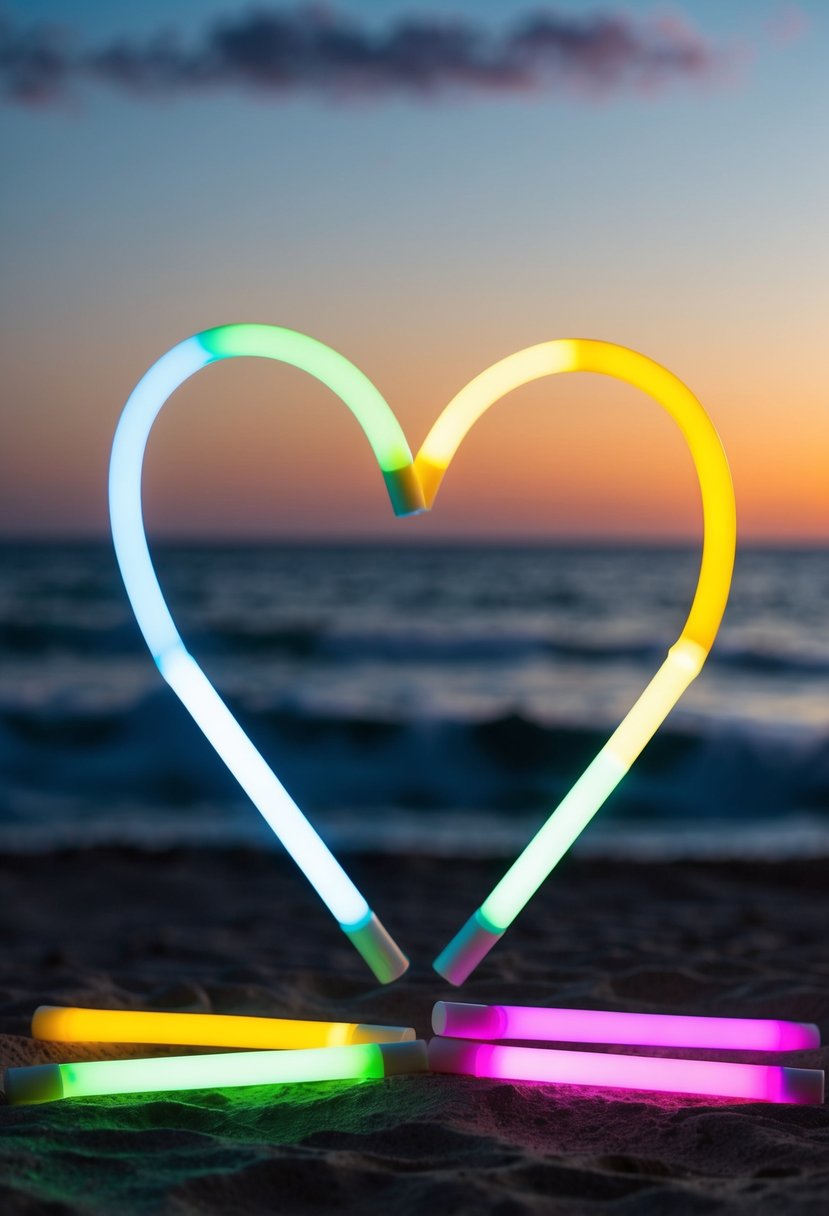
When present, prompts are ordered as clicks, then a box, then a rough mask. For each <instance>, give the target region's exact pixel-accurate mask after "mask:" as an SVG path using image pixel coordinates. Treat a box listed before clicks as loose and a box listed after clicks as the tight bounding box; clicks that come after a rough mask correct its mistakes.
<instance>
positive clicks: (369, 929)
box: [342, 912, 409, 984]
mask: <svg viewBox="0 0 829 1216" xmlns="http://www.w3.org/2000/svg"><path fill="white" fill-rule="evenodd" d="M342 930H343V933H345V935H346V937H347V938H348V939H349V941H350V942H351V943H352V944H353V945H354V946H356V948H357V950H359V952H360V954H362V956H363V958H364V959H365V960H366V962H367V963H368V965H369V967H370V968H371V970H372V971H373V972H374V974H375V976H376V977H377V979H378V980H379V981H380V983H381V984H390V983H391V982H392V980H396V979H399V978H400V976H401V975H403V973H404V971H406V970H407V969H408V966H409V960H408V959H407V958H406V955H405V954H404V953H403V951H402V950H401V949H400V947H399V946H398V945H397V942H395V941H394V939H393V938H392V937H391V936H390V935H389V933H388V932H387V931H386V929H384V928H383V926H382V925H381V924H380V921H379V920H378V919H377V917H376V916H375V915H374V913H373V912H372V913H371V915H370V916H369V918H368V920H366V921H364V922H363V923H362V924H360V925H352V926H346V925H343V926H342Z"/></svg>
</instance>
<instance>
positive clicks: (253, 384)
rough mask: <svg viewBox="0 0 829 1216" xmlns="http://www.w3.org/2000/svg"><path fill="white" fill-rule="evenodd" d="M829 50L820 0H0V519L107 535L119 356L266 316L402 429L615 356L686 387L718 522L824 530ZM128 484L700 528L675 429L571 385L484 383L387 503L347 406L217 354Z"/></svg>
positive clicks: (154, 496)
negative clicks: (723, 486) (725, 485)
mask: <svg viewBox="0 0 829 1216" xmlns="http://www.w3.org/2000/svg"><path fill="white" fill-rule="evenodd" d="M254 13H258V14H259V18H257V19H256V20H259V21H260V24H259V25H256V24H254V20H255V19H254V17H253V16H252V14H254ZM263 14H264V15H265V16H266V17H267V18H268V21H267V22H265V23H264V24H262V15H263ZM450 17H451V18H453V19H455V22H456V24H455V25H454V27H453V30H452V31H448V30H447V27H446V25H445V22H446V21H447V20H448V19H449V18H450ZM272 19H273V20H272ZM412 21H418V22H420V23H421V25H420V26H419V27H418V28H417V29H415V30H414V31H413V30H412V28H411V25H410V23H411V22H412ZM426 22H431V24H423V23H426ZM436 23H437V24H436ZM55 27H58V28H57V29H56V28H55ZM286 47H287V50H286V49H285V48H286ZM292 48H293V49H292ZM297 48H298V49H297ZM827 62H829V5H826V4H823V3H819V2H817V0H815V2H814V3H804V4H801V5H799V6H797V7H795V6H792V5H780V4H778V3H766V2H765V0H740V2H735V3H731V4H727V5H723V4H720V3H717V2H716V0H706V2H700V3H686V4H685V5H682V6H673V7H670V8H667V9H665V8H661V9H660V8H654V6H653V5H651V4H642V3H638V2H637V0H632V2H630V0H629V2H628V3H626V4H625V5H624V6H619V7H617V6H616V4H615V0H608V3H607V4H605V5H603V6H602V7H601V8H599V7H593V6H592V5H590V4H583V3H572V2H571V3H560V4H558V5H556V6H554V7H552V6H548V5H543V4H538V3H535V4H534V3H532V2H530V3H526V2H523V0H522V2H521V3H490V2H488V0H454V2H453V3H452V4H443V3H440V4H438V3H435V4H433V5H427V4H424V3H420V2H418V3H416V2H415V0H408V2H407V3H402V2H400V0H372V2H371V3H362V4H356V3H351V4H335V5H332V6H330V7H327V8H325V9H320V8H318V7H317V8H299V9H298V8H295V7H292V6H285V5H277V4H265V3H264V2H263V3H261V4H260V5H258V6H257V7H256V8H249V7H248V6H246V5H238V4H233V3H232V0H174V2H173V3H171V2H170V0H145V2H144V3H142V4H141V5H133V6H126V5H112V4H106V3H104V2H103V0H79V2H77V3H72V4H66V3H65V2H60V0H48V2H47V0H26V3H23V2H22V0H17V2H16V3H8V2H6V3H3V4H0V149H2V165H3V173H2V186H0V209H2V233H3V237H2V248H0V259H2V260H0V302H1V304H0V306H1V307H2V326H0V343H2V349H1V350H0V366H2V377H1V378H0V385H2V398H0V400H2V410H3V435H2V439H1V440H0V532H2V534H4V535H7V536H14V535H37V536H52V535H90V536H104V535H106V532H107V527H108V523H107V514H106V497H105V487H106V465H107V459H108V454H109V446H110V443H111V438H112V432H113V430H114V427H115V424H116V421H117V418H118V414H119V412H120V409H121V407H122V405H123V403H124V400H125V399H126V397H127V395H128V394H129V392H130V390H131V389H132V387H133V386H134V384H135V382H136V381H137V379H138V378H139V377H140V376H141V375H142V373H143V372H144V371H145V370H146V369H147V367H148V366H149V365H150V364H151V363H152V362H153V361H154V360H155V359H156V358H158V357H159V356H160V355H161V354H162V353H163V352H164V351H165V350H166V349H167V348H168V347H170V346H171V345H173V344H174V343H175V342H177V341H179V340H180V339H182V338H184V337H187V336H188V335H189V334H192V333H195V332H196V331H198V330H201V329H204V328H206V327H208V326H213V325H218V324H222V323H226V322H229V321H240V320H255V321H267V322H273V323H275V324H279V325H284V326H289V327H291V328H296V329H299V330H302V331H304V332H307V333H310V334H312V335H314V336H315V337H317V338H320V339H321V340H323V341H325V342H327V343H329V344H330V345H332V346H334V347H335V348H336V349H338V350H339V351H341V352H342V353H343V354H345V355H347V356H348V357H349V358H350V359H352V360H353V361H354V362H355V363H356V364H357V365H358V366H359V367H360V368H361V369H362V370H363V371H364V372H365V373H366V374H367V375H368V376H370V377H371V378H372V379H373V380H374V382H375V383H376V384H377V386H378V388H379V389H380V391H381V392H382V393H383V394H384V395H385V397H386V398H387V400H388V401H389V402H390V403H391V405H392V406H393V408H394V409H395V410H396V412H397V414H398V416H399V418H400V420H401V422H402V424H403V426H404V428H405V430H406V432H407V434H408V437H409V441H410V443H411V445H412V447H413V448H415V449H416V448H417V446H418V445H419V443H420V442H421V440H422V439H423V437H424V436H425V434H426V432H427V430H428V429H429V426H430V425H431V422H432V421H433V420H434V418H435V417H436V415H437V414H438V412H439V411H440V409H441V408H442V406H443V405H444V404H445V403H446V401H447V400H448V399H449V398H450V397H451V396H453V395H454V393H455V392H456V391H457V390H458V389H459V388H460V387H461V386H462V385H463V384H464V383H465V382H466V381H467V380H468V379H469V378H470V377H471V376H473V375H475V374H476V373H477V372H478V371H481V370H482V369H483V368H484V367H486V366H487V365H488V364H489V363H491V362H493V361H495V360H496V359H499V358H501V357H502V356H504V355H506V354H509V353H511V352H512V351H514V350H517V349H519V348H520V347H523V346H527V345H530V344H533V343H536V342H540V341H543V340H545V339H548V338H555V337H567V336H583V337H597V338H604V339H608V340H611V341H615V342H619V343H622V344H624V345H628V346H632V347H634V348H636V349H638V350H640V351H642V352H643V353H645V354H648V355H650V356H651V357H652V358H654V359H656V360H658V361H659V362H661V363H664V364H665V365H666V366H667V367H669V368H670V369H671V370H672V371H674V372H675V373H676V374H677V375H679V376H680V377H681V378H682V379H683V380H685V382H686V383H687V384H688V385H689V386H690V387H691V388H692V389H693V390H694V392H695V393H696V394H697V396H698V397H699V398H700V400H701V401H702V402H703V404H704V405H705V406H706V407H707V408H708V410H709V411H710V413H711V415H712V417H713V419H714V421H715V424H716V425H717V427H718V429H719V430H720V433H721V435H722V437H723V440H724V442H725V445H726V448H727V451H728V455H729V458H730V460H731V464H732V469H733V472H734V479H735V486H736V490H737V496H738V509H739V518H740V529H741V534H742V536H743V538H744V539H746V540H756V541H760V540H780V541H786V540H792V541H815V542H826V541H827V540H829V357H828V356H827V349H828V348H829V339H828V338H827V318H829V307H827V306H828V305H829V287H828V286H827V284H829V234H828V232H827V218H826V217H827V215H829V155H828V154H827V137H826V131H827V124H829V84H827V80H829V77H827ZM145 502H146V515H147V521H148V525H149V526H150V528H151V530H152V531H153V533H154V534H156V535H163V534H168V535H188V536H189V535H197V536H204V537H211V536H237V535H238V536H252V537H268V536H285V535H291V536H308V535H314V536H332V537H334V536H354V537H369V536H398V535H401V534H403V535H404V536H405V537H414V536H417V537H423V538H426V537H429V538H433V539H442V538H448V537H456V536H475V537H479V538H481V539H485V538H487V537H490V536H492V537H495V536H517V537H537V538H543V537H550V538H558V537H575V536H595V537H618V538H620V539H625V538H630V539H636V538H642V537H647V538H663V537H664V538H674V537H680V538H693V537H695V536H696V535H697V534H698V530H699V503H698V495H697V492H696V489H695V485H694V476H693V469H692V466H691V464H690V458H689V457H688V455H687V453H686V451H685V448H684V445H683V442H682V440H681V438H680V436H679V433H678V431H676V429H675V427H674V425H673V424H672V423H671V422H670V421H669V420H668V419H667V418H666V417H665V416H663V415H662V413H661V411H660V410H659V409H658V407H657V406H655V405H654V404H653V403H652V402H651V401H650V400H648V399H646V398H644V397H640V396H638V395H637V394H636V393H634V392H633V391H632V390H628V389H625V388H623V387H622V386H620V385H615V384H613V383H610V382H604V381H601V380H600V379H598V378H595V377H592V376H591V377H587V376H568V377H556V378H555V379H553V380H550V381H548V382H545V383H543V384H541V385H539V386H535V387H533V388H532V389H523V390H520V391H519V392H517V393H515V394H514V395H513V396H512V397H511V398H509V399H507V400H505V401H504V402H502V403H500V404H499V405H497V406H496V407H494V408H493V409H492V410H491V411H490V413H489V414H487V416H486V417H485V418H484V420H483V421H482V422H481V423H480V424H479V426H478V428H477V429H476V430H474V431H473V432H472V433H471V434H470V436H469V438H468V440H467V441H466V443H465V444H464V446H463V448H462V449H461V451H460V453H459V455H458V457H457V460H456V465H455V466H453V468H452V469H451V470H450V472H449V473H448V474H447V478H446V482H445V485H444V487H443V489H442V491H441V494H440V497H439V499H438V504H437V508H436V512H435V514H434V515H433V516H432V517H430V518H423V519H414V520H407V521H404V522H399V523H395V521H394V519H393V517H392V515H391V512H390V509H389V507H388V502H387V500H386V499H385V491H384V488H383V483H382V479H381V477H380V475H379V473H378V471H377V468H376V466H373V459H372V456H371V453H370V450H369V448H368V446H367V444H366V442H365V440H364V438H363V436H362V434H361V432H360V431H359V429H358V427H357V426H356V425H355V423H354V421H353V419H352V418H351V417H350V416H349V415H348V413H347V411H346V410H345V409H344V407H343V406H342V405H341V404H339V403H338V402H337V401H336V400H335V399H334V398H333V397H331V396H330V395H329V394H328V393H327V392H326V390H324V389H323V388H322V387H321V386H319V385H316V384H315V383H314V382H312V381H310V380H309V379H308V378H307V377H303V375H302V374H300V373H298V372H296V371H292V370H289V369H285V368H281V367H278V366H276V365H274V364H271V363H260V362H259V361H230V362H228V363H225V364H223V365H221V366H219V367H213V368H210V369H208V370H206V371H204V372H202V373H200V374H199V376H197V377H196V378H195V379H194V380H193V381H191V382H190V383H189V384H188V385H187V386H185V387H184V388H183V389H182V390H181V391H180V392H179V393H178V394H177V395H176V397H175V398H174V399H173V400H172V401H171V403H170V405H169V406H168V407H167V408H166V410H165V412H164V413H163V414H162V417H161V419H160V420H159V422H158V424H157V426H156V428H155V430H154V432H153V436H152V438H151V442H150V448H149V452H148V459H147V468H146V475H145Z"/></svg>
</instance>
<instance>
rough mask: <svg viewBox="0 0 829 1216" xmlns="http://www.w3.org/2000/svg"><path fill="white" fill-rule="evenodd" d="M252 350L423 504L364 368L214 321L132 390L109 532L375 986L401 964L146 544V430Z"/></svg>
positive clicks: (145, 613) (413, 501)
mask: <svg viewBox="0 0 829 1216" xmlns="http://www.w3.org/2000/svg"><path fill="white" fill-rule="evenodd" d="M244 355H251V356H258V357H262V358H266V359H276V360H279V361H280V362H283V363H289V364H292V365H293V366H294V367H298V368H301V369H302V370H304V371H307V372H309V373H310V374H311V375H312V376H315V377H316V378H317V379H318V380H321V381H322V383H323V384H326V385H327V386H328V387H329V388H330V389H331V390H332V391H333V392H334V393H336V394H337V396H339V397H340V398H341V399H342V400H343V401H344V402H345V404H346V405H347V406H348V407H349V409H351V411H352V412H353V413H354V415H355V416H356V418H357V420H358V422H359V423H360V425H361V426H362V428H363V430H364V431H365V434H366V436H367V438H368V441H369V443H370V444H371V447H372V448H373V450H374V454H375V456H376V457H377V461H378V463H379V465H380V468H381V470H382V473H383V476H384V478H385V481H386V486H387V489H388V492H389V495H390V497H391V500H392V505H393V507H394V509H395V511H396V513H397V514H404V515H405V514H411V513H413V512H416V511H418V510H421V509H422V508H423V498H422V495H421V493H420V487H419V484H418V481H417V477H416V475H415V472H414V469H413V466H412V456H411V452H410V450H409V446H408V444H407V442H406V438H405V436H404V434H403V432H402V430H401V429H400V425H399V423H398V422H397V419H396V418H395V416H394V414H393V413H392V411H391V409H390V408H389V406H388V405H387V403H386V402H385V400H384V399H383V397H381V395H380V393H379V392H378V391H377V389H376V388H375V387H374V385H373V384H372V383H371V381H370V380H368V379H367V378H366V377H365V376H364V375H363V373H362V372H361V371H359V370H358V369H357V368H356V367H355V366H354V365H353V364H352V363H350V362H349V361H348V360H347V359H345V358H343V356H342V355H339V354H337V352H336V351H334V350H331V348H330V347H328V346H325V345H323V343H322V342H317V341H315V339H313V338H308V337H306V336H305V335H304V334H299V333H296V332H295V331H294V330H290V329H281V328H279V327H277V326H274V325H222V326H219V327H218V328H217V329H209V330H206V331H205V332H204V333H201V334H197V335H196V336H195V337H193V338H188V339H186V341H184V342H180V343H179V344H178V345H177V346H174V347H173V348H172V350H169V351H168V352H167V354H166V355H163V356H162V357H161V358H160V359H159V360H158V362H157V363H155V364H154V365H153V366H152V367H151V368H150V370H149V371H148V372H147V373H146V375H144V377H143V378H142V379H141V380H140V381H139V382H138V384H137V385H136V387H135V388H134V389H133V391H132V394H131V395H130V397H129V399H128V401H127V403H126V405H125V406H124V410H123V413H122V414H121V418H120V420H119V422H118V427H117V429H116V432H115V438H114V441H113V445H112V456H111V460H110V468H109V510H110V519H111V523H112V539H113V543H114V545H115V554H116V557H117V559H118V565H119V567H120V569H121V575H122V577H123V580H124V586H125V587H126V590H127V595H128V596H129V599H130V603H131V604H132V608H133V611H134V613H135V617H136V620H137V621H138V626H139V628H140V630H141V632H142V633H143V635H144V638H145V640H146V642H147V645H148V646H149V648H150V651H151V653H152V655H153V658H154V659H155V662H156V664H157V666H158V669H159V671H160V672H161V674H162V676H163V677H164V679H165V680H166V681H167V683H168V684H169V685H170V687H171V688H172V689H173V691H174V692H175V693H176V695H177V696H178V698H179V699H180V700H181V701H182V702H183V704H184V705H185V706H186V708H187V709H188V710H189V711H190V714H191V715H192V717H193V718H194V719H195V721H196V723H197V724H198V725H199V727H200V728H201V730H202V731H203V732H204V734H205V735H206V736H207V738H208V739H209V740H210V742H211V743H212V744H213V746H214V748H215V749H216V751H217V752H218V754H219V756H221V758H222V760H223V761H224V762H225V764H226V765H227V767H228V768H229V769H230V771H231V772H232V773H233V775H234V777H235V778H236V780H237V781H238V782H239V784H240V785H241V786H242V788H243V789H244V790H245V792H246V793H247V795H248V797H249V798H250V799H251V801H252V802H253V804H254V806H255V807H256V808H257V810H258V811H259V812H260V814H261V815H262V816H263V817H264V819H265V820H266V821H267V823H268V824H269V825H270V827H271V828H272V829H273V831H274V832H275V833H276V835H277V836H278V837H279V839H280V840H281V842H282V844H283V845H284V847H285V849H286V850H287V852H288V853H289V854H290V856H291V857H292V858H293V859H294V861H295V862H296V863H297V865H298V866H299V868H300V869H301V870H302V871H303V872H304V874H305V876H306V878H307V879H308V881H309V882H310V883H311V885H312V886H313V887H314V888H315V890H316V891H317V893H318V895H319V896H320V898H321V899H322V900H323V902H324V903H325V904H326V906H327V907H328V908H329V909H330V911H331V912H332V914H333V915H334V916H335V918H336V919H337V921H338V922H339V925H340V928H341V929H342V930H343V932H344V933H345V934H346V936H347V937H349V938H350V939H351V941H352V942H353V944H354V945H355V946H356V948H357V949H358V950H359V952H360V954H362V956H363V958H364V959H365V960H366V962H367V963H368V965H369V967H370V968H371V969H372V971H373V972H374V974H375V976H376V977H377V979H378V980H380V981H381V982H382V983H388V982H390V981H391V980H393V979H396V978H397V977H398V976H399V975H402V973H403V972H404V971H405V970H406V968H407V966H408V960H407V959H406V956H405V955H404V954H403V953H402V951H401V950H400V949H399V947H398V946H397V945H396V943H395V942H394V941H393V940H392V938H391V937H390V936H389V934H388V933H387V932H386V930H385V929H384V928H383V926H382V925H381V923H380V921H379V920H378V919H377V917H376V916H375V915H374V913H373V911H372V910H371V908H370V907H369V905H368V903H367V902H366V900H365V898H364V897H363V896H362V895H361V893H360V892H359V891H358V890H357V888H356V887H355V885H354V883H353V882H352V881H351V879H350V878H349V877H348V875H347V874H346V872H345V870H343V868H342V866H341V865H340V864H339V862H338V861H337V860H336V859H335V857H334V856H333V854H332V853H331V851H330V850H329V848H328V847H327V845H326V844H325V843H324V841H323V840H322V839H321V837H320V836H319V835H318V833H317V832H316V831H315V830H314V828H313V827H312V826H311V824H310V823H309V822H308V820H307V819H306V818H305V816H304V815H303V813H302V811H301V810H300V809H299V807H298V806H297V805H296V803H295V802H294V800H293V799H292V798H291V796H290V794H289V793H288V792H287V790H286V789H285V788H284V786H283V785H282V783H281V782H280V781H279V780H278V779H277V777H276V776H275V774H274V772H273V771H272V769H271V768H270V767H269V765H268V764H267V763H266V761H265V760H264V759H263V757H262V756H261V755H260V753H259V752H258V751H257V749H256V748H255V747H254V746H253V744H252V743H251V741H250V739H249V738H248V737H247V735H246V734H245V732H244V731H243V730H242V728H241V727H240V726H239V724H238V722H237V721H236V719H235V718H234V717H233V715H232V714H231V713H230V711H229V709H228V708H227V706H226V705H225V703H224V702H223V701H222V699H221V697H220V696H219V695H218V693H217V692H216V690H215V689H214V688H213V686H212V684H211V683H210V681H209V680H208V679H207V677H206V676H205V674H204V672H203V671H202V669H201V668H200V667H199V666H198V664H197V663H196V662H195V660H194V659H193V658H192V657H191V656H190V655H189V654H188V652H187V650H186V649H185V646H184V643H183V641H182V639H181V637H180V636H179V633H178V630H177V629H176V626H175V623H174V621H173V618H172V616H171V615H170V612H169V609H168V608H167V604H166V602H165V600H164V596H163V594H162V592H161V587H160V586H159V583H158V579H157V577H156V574H155V570H154V568H153V563H152V560H151V558H150V553H149V549H148V548H147V538H146V535H145V532H144V523H143V518H142V508H141V470H142V466H143V461H144V451H145V448H146V445H147V439H148V437H149V434H150V429H151V427H152V425H153V423H154V421H155V419H156V417H157V416H158V413H159V411H160V410H161V408H162V406H163V405H164V403H165V401H166V400H167V398H168V397H169V396H170V394H171V393H173V392H174V391H175V389H177V388H178V387H179V385H181V384H183V383H184V381H185V380H187V379H188V378H189V377H190V376H192V375H193V374H194V373H195V372H197V371H199V370H200V369H201V368H203V367H206V366H207V365H208V364H209V363H215V362H216V361H217V360H219V359H230V358H236V357H238V356H244Z"/></svg>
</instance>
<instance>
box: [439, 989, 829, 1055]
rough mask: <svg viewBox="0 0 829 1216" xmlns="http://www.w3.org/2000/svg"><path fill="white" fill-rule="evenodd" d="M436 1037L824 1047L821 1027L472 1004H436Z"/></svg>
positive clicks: (774, 1048)
mask: <svg viewBox="0 0 829 1216" xmlns="http://www.w3.org/2000/svg"><path fill="white" fill-rule="evenodd" d="M432 1026H433V1029H434V1031H435V1033H436V1034H442V1035H447V1036H449V1037H450V1038H463V1039H522V1040H528V1041H533V1042H545V1043H546V1042H550V1043H552V1042H558V1043H617V1044H619V1045H631V1046H635V1045H642V1046H648V1047H702V1048H715V1049H727V1050H733V1051H804V1050H806V1049H807V1048H811V1047H819V1046H820V1032H819V1030H818V1028H817V1026H814V1025H812V1024H810V1023H808V1022H784V1021H779V1020H768V1019H760V1018H707V1017H690V1016H684V1015H675V1014H664V1013H613V1012H610V1011H607V1010H602V1009H537V1008H533V1007H530V1006H526V1005H468V1004H463V1003H461V1002H453V1001H438V1003H437V1004H436V1005H435V1008H434V1011H433V1014H432Z"/></svg>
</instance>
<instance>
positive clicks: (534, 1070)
mask: <svg viewBox="0 0 829 1216" xmlns="http://www.w3.org/2000/svg"><path fill="white" fill-rule="evenodd" d="M429 1068H430V1069H431V1071H432V1072H449V1073H460V1074H462V1075H463V1076H468V1077H491V1078H493V1079H494V1080H499V1081H545V1082H553V1083H557V1084H560V1085H596V1086H603V1087H608V1088H611V1089H644V1090H654V1091H656V1092H658V1093H672V1094H697V1095H703V1096H705V1097H720V1098H745V1099H747V1100H748V1101H750V1102H791V1103H802V1104H806V1103H809V1104H812V1105H818V1104H820V1103H821V1102H823V1073H822V1072H821V1071H820V1070H819V1069H814V1068H781V1067H780V1066H779V1065H771V1064H721V1063H719V1062H714V1061H712V1060H672V1059H657V1058H654V1057H652V1056H619V1055H610V1054H609V1053H606V1052H599V1051H555V1050H554V1049H552V1048H550V1047H500V1046H498V1047H495V1046H492V1045H491V1044H490V1043H469V1042H467V1041H465V1040H464V1039H441V1038H437V1039H432V1041H431V1042H430V1044H429Z"/></svg>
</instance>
